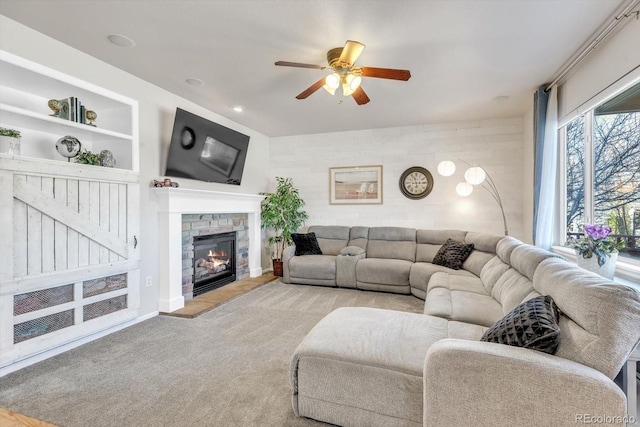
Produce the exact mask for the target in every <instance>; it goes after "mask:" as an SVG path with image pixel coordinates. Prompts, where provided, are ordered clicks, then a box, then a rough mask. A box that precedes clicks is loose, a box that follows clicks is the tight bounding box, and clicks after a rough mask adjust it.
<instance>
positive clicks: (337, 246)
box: [308, 225, 349, 255]
mask: <svg viewBox="0 0 640 427" xmlns="http://www.w3.org/2000/svg"><path fill="white" fill-rule="evenodd" d="M308 232H309V233H312V232H313V233H315V234H316V238H317V239H318V245H320V249H321V250H322V253H323V254H324V255H338V254H339V253H340V250H341V249H342V248H345V247H346V246H347V244H348V243H349V227H347V226H339V225H314V226H311V227H309V230H308Z"/></svg>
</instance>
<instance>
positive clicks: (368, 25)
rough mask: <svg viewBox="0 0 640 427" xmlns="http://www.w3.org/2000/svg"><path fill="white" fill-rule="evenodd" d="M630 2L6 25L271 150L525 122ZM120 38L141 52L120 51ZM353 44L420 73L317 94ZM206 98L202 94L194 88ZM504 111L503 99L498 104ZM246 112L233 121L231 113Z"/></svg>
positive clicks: (180, 5) (466, 0) (110, 3)
mask: <svg viewBox="0 0 640 427" xmlns="http://www.w3.org/2000/svg"><path fill="white" fill-rule="evenodd" d="M621 3H622V0H555V1H546V0H431V1H425V0H396V1H392V0H388V1H383V0H368V1H366V0H315V1H312V0H262V1H261V0H209V1H202V0H201V1H191V0H183V1H176V0H173V1H172V0H129V1H126V0H122V1H116V0H102V1H97V0H96V1H81V0H76V1H73V0H2V1H0V13H2V14H3V15H5V16H7V17H9V18H11V19H14V20H16V21H18V22H21V23H23V24H25V25H27V26H29V27H31V28H34V29H35V30H37V31H40V32H42V33H44V34H47V35H49V36H51V37H53V38H55V39H58V40H60V41H62V42H64V43H66V44H68V45H70V46H73V47H75V48H77V49H79V50H81V51H84V52H86V53H88V54H90V55H92V56H94V57H96V58H99V59H101V60H103V61H105V62H107V63H110V64H112V65H114V66H116V67H118V68H120V69H123V70H125V71H128V72H129V73H131V74H134V75H136V76H138V77H140V78H142V79H144V80H147V81H149V82H152V83H154V84H155V85H157V86H160V87H162V88H164V89H166V90H168V91H170V92H173V93H175V94H178V95H180V96H182V97H184V98H186V99H189V100H191V101H193V102H195V103H197V104H199V105H202V106H204V107H206V108H207V109H209V110H211V111H214V112H216V113H218V114H220V115H222V116H225V117H228V118H230V119H232V120H234V121H236V122H238V123H241V124H243V125H245V126H248V127H249V128H251V129H254V130H256V131H258V132H261V133H263V134H265V135H268V136H285V135H301V134H309V133H323V132H333V131H345V130H357V129H372V128H382V127H393V126H408V125H417V124H425V123H434V122H445V121H453V120H460V119H465V120H471V119H481V118H495V117H510V116H516V115H521V114H524V113H525V112H526V111H527V109H528V108H530V105H531V98H532V96H533V95H532V93H533V91H534V90H535V88H537V87H538V86H539V85H541V84H544V83H548V82H549V81H550V80H551V79H552V78H553V77H554V75H555V74H556V72H557V71H558V69H559V68H560V67H561V66H562V65H563V64H564V63H565V62H566V61H567V59H569V57H570V56H571V55H572V54H573V53H574V52H575V51H576V50H577V49H578V48H579V47H580V46H581V45H582V44H583V43H584V42H585V41H586V40H587V39H588V38H589V37H590V36H591V35H592V34H593V33H594V31H596V29H597V28H598V27H599V26H601V25H602V24H603V23H604V22H605V21H606V20H607V19H608V18H609V17H610V15H611V14H612V13H614V12H615V11H616V9H617V8H618V7H619V6H620V4H621ZM108 34H123V35H126V36H128V37H130V38H132V39H133V40H135V42H136V46H135V47H134V48H121V47H117V46H115V45H113V44H111V43H109V42H108V41H107V39H106V36H107V35H108ZM347 39H351V40H357V41H360V42H362V43H364V44H366V45H367V48H366V49H365V50H364V52H363V53H362V55H361V56H360V59H359V60H358V62H357V65H360V66H373V67H385V68H401V69H409V70H411V75H412V77H411V79H410V80H409V81H408V82H401V81H393V80H382V79H374V78H368V79H367V78H365V79H364V82H363V85H362V87H363V88H364V90H365V91H366V92H367V94H368V95H369V97H370V98H371V102H370V103H369V104H366V105H364V106H358V105H357V104H356V103H355V102H354V101H353V99H351V98H350V97H349V98H345V99H344V100H343V102H342V103H341V104H340V103H339V98H338V97H332V96H330V95H329V94H328V93H327V92H325V91H323V90H319V91H318V92H316V93H315V94H313V95H311V96H310V97H309V98H307V99H306V100H297V99H295V96H296V95H297V94H298V93H300V92H302V91H303V90H304V89H306V88H307V87H308V86H310V85H311V84H312V83H314V82H315V81H317V80H318V79H319V78H320V77H322V75H323V74H327V71H320V70H311V69H302V68H287V67H276V66H274V62H275V61H278V60H283V61H292V62H303V63H310V64H319V65H326V51H327V50H329V49H330V48H333V47H338V46H343V45H344V42H345V41H346V40H347ZM189 77H195V78H199V79H202V80H204V81H205V82H206V84H205V85H204V86H202V87H193V86H189V85H187V84H186V83H185V79H187V78H189ZM504 97H508V99H506V100H505V99H504ZM496 98H497V99H496ZM235 104H241V105H244V106H245V107H246V110H245V112H243V113H236V112H234V111H233V110H232V109H231V106H232V105H235Z"/></svg>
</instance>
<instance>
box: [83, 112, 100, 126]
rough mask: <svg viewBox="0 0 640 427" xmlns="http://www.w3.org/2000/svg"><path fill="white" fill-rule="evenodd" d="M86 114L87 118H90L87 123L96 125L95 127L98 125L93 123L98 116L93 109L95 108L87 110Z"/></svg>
mask: <svg viewBox="0 0 640 427" xmlns="http://www.w3.org/2000/svg"><path fill="white" fill-rule="evenodd" d="M85 115H86V117H87V120H89V123H87V124H88V125H89V126H94V127H95V126H96V125H95V124H94V123H93V121H94V120H95V119H97V118H98V115H97V114H96V112H95V111H93V110H87V112H86V114H85Z"/></svg>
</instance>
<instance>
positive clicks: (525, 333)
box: [480, 295, 560, 354]
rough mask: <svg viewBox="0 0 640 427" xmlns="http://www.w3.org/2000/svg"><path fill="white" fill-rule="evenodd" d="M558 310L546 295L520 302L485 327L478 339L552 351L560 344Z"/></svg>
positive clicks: (547, 351) (553, 352)
mask: <svg viewBox="0 0 640 427" xmlns="http://www.w3.org/2000/svg"><path fill="white" fill-rule="evenodd" d="M559 317H560V310H559V309H558V307H557V306H556V304H555V303H554V302H553V299H552V298H551V297H550V296H548V295H545V296H540V297H536V298H532V299H530V300H528V301H525V302H523V303H522V304H520V305H519V306H517V307H516V308H514V309H513V310H511V311H510V312H509V313H508V314H507V315H506V316H504V317H503V318H502V319H500V320H498V321H497V322H496V323H495V324H494V325H493V326H492V327H490V328H489V329H487V331H486V332H485V333H484V335H483V336H482V338H481V339H480V341H486V342H494V343H498V344H506V345H511V346H515V347H523V348H530V349H533V350H538V351H542V352H544V353H549V354H555V352H556V351H557V350H558V345H559V344H560V325H559V324H558V321H559Z"/></svg>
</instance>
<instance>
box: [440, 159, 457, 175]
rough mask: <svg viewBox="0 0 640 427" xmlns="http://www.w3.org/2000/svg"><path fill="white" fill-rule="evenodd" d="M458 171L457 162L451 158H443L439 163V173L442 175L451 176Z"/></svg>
mask: <svg viewBox="0 0 640 427" xmlns="http://www.w3.org/2000/svg"><path fill="white" fill-rule="evenodd" d="M455 171H456V164H455V163H453V162H452V161H451V160H443V161H441V162H440V163H438V173H439V174H440V175H442V176H451V175H453V173H454V172H455Z"/></svg>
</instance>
